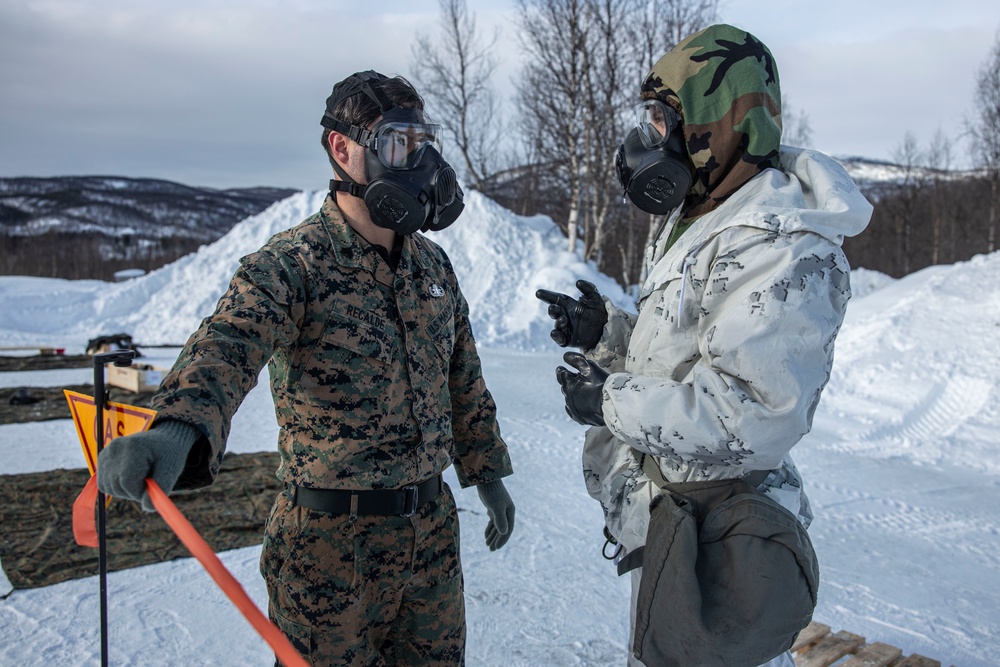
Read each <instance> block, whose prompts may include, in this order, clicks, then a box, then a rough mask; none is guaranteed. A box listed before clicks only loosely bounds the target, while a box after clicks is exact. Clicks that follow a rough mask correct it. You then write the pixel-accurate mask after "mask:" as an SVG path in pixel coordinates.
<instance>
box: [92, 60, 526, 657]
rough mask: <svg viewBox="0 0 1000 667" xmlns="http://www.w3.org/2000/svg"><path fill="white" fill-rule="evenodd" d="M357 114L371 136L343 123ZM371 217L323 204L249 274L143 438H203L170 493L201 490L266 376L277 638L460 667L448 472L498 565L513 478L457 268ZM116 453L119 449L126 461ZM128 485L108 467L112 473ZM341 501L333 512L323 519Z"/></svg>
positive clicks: (187, 361)
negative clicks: (272, 429)
mask: <svg viewBox="0 0 1000 667" xmlns="http://www.w3.org/2000/svg"><path fill="white" fill-rule="evenodd" d="M371 74H374V73H371ZM378 77H379V78H377V79H375V81H376V85H378V86H379V90H380V91H381V92H386V91H387V90H388V91H390V92H389V93H388V94H390V95H391V94H392V92H391V91H392V90H393V88H392V86H393V85H395V87H396V88H397V89H398V88H399V87H400V85H402V84H405V85H404V86H403V88H402V89H401V90H402V91H403V92H402V93H399V92H398V91H397V93H396V94H397V95H403V97H402V99H403V100H404V101H406V100H409V101H410V102H409V103H410V104H411V105H414V106H417V107H418V108H422V101H420V100H419V97H418V96H416V93H415V91H412V89H409V84H407V83H406V82H405V81H403V82H402V84H400V83H399V82H400V81H402V80H400V79H395V80H392V81H389V82H388V83H386V80H385V78H384V77H381V75H378ZM347 81H352V82H353V83H352V84H351V85H353V86H354V87H353V88H352V87H351V86H348V90H347V94H345V93H344V83H345V82H347ZM345 82H342V83H341V84H338V87H335V89H334V95H331V101H330V102H329V103H328V112H329V113H330V114H331V115H336V116H338V117H340V118H341V120H343V121H345V122H348V123H362V124H367V125H369V126H370V125H371V124H372V123H373V122H374V121H375V120H377V117H378V116H379V107H375V108H374V110H372V108H371V103H370V102H369V101H368V100H367V98H364V97H362V98H361V101H360V103H359V102H358V99H357V98H356V97H355V96H356V95H362V96H364V95H365V94H366V93H364V92H363V91H362V90H361V88H363V86H362V87H361V88H359V87H358V86H357V85H354V84H356V83H357V81H355V80H354V79H351V78H350V77H349V79H348V80H345ZM383 86H385V87H384V88H383ZM355 88H358V90H357V92H354V93H353V94H352V93H351V91H353V90H354V89H355ZM408 89H409V90H408ZM338 90H339V91H340V92H339V93H338ZM411 92H412V95H411V94H410V93H411ZM368 94H370V93H368ZM352 97H354V99H353V101H352V100H350V99H349V98H352ZM373 99H374V98H373ZM345 100H347V102H346V103H345ZM352 103H353V104H354V107H357V108H360V109H361V111H357V112H356V113H362V114H367V116H366V117H365V120H364V121H359V120H358V119H357V118H355V119H353V120H352V119H350V118H344V116H345V115H348V116H349V115H350V113H351V112H350V111H345V109H350V108H351V106H350V105H351V104H352ZM359 104H360V106H359ZM365 104H367V108H366V107H365ZM365 109H367V110H365ZM338 127H339V126H338ZM324 142H325V143H327V142H329V143H328V145H329V148H328V154H329V156H330V159H331V162H333V161H334V160H335V159H337V160H338V161H339V162H337V163H336V165H335V169H336V168H337V167H338V166H339V167H340V168H341V169H344V170H345V171H346V172H347V173H348V174H350V176H349V177H350V178H354V179H356V180H363V177H362V176H361V173H359V172H361V170H360V169H359V168H358V167H359V165H360V164H361V160H363V159H364V157H363V156H364V151H365V150H367V149H365V148H364V147H363V146H359V145H358V144H357V143H353V144H352V143H351V142H350V141H349V139H348V138H347V137H346V136H343V135H342V134H341V133H338V132H332V131H324ZM352 171H353V172H354V173H351V172H352ZM364 171H365V172H367V168H365V170H364ZM339 173H341V172H339V171H338V174H339ZM338 202H339V205H338ZM347 211H350V213H348V212H347ZM366 214H367V207H366V205H365V204H364V202H363V201H361V200H360V199H359V198H358V197H355V196H353V195H350V194H348V193H345V192H331V195H330V196H329V197H328V198H327V199H326V201H325V202H324V204H323V207H322V210H320V211H319V212H318V213H316V214H315V215H313V216H311V217H310V218H308V219H307V220H305V221H304V222H302V223H301V224H299V225H298V226H296V227H294V228H292V229H289V230H287V231H285V232H281V233H279V234H277V235H275V236H274V237H273V238H271V240H270V241H268V243H267V244H266V245H265V246H264V247H263V248H261V249H260V250H259V251H257V252H255V253H253V254H251V255H248V256H246V257H244V258H242V259H241V261H240V267H239V269H238V270H237V272H236V275H235V276H234V277H233V279H232V281H231V283H230V285H229V289H228V290H227V291H226V293H225V294H224V295H223V296H222V298H221V299H220V300H219V303H218V305H217V307H216V310H215V312H214V313H213V314H212V315H211V316H209V317H208V318H206V319H205V320H204V321H203V322H202V324H201V327H200V328H199V329H198V331H196V332H195V333H194V334H193V335H192V336H191V338H190V340H189V341H188V342H187V344H186V345H185V347H184V349H183V351H182V352H181V354H180V356H179V358H178V359H177V361H176V363H175V365H174V367H173V368H172V370H171V371H170V372H169V374H168V375H167V376H166V377H165V378H164V380H163V383H162V384H161V387H160V389H159V391H158V393H157V394H156V396H155V398H154V400H153V403H152V407H153V408H154V409H156V410H157V411H158V414H157V418H156V424H154V426H153V428H152V429H151V430H150V433H156V432H157V431H161V430H162V429H160V426H161V425H171V426H173V425H177V424H181V425H186V426H188V427H194V432H195V437H196V439H197V441H196V442H195V443H194V445H193V446H191V448H190V450H189V451H188V452H187V453H186V456H185V457H184V464H183V470H182V471H181V472H180V475H179V478H178V479H177V481H176V484H174V485H173V489H175V490H177V489H192V488H198V487H201V486H204V485H207V484H210V483H211V482H212V481H213V479H214V477H215V475H216V474H217V473H218V471H219V466H220V463H221V460H222V456H223V454H224V452H225V449H226V440H227V438H228V435H229V428H230V423H231V420H232V417H233V415H234V413H235V412H236V410H237V409H238V408H239V405H240V403H241V401H242V400H243V398H244V397H245V396H246V394H247V393H248V392H249V391H250V390H251V389H252V388H253V387H254V385H255V383H256V381H257V376H258V373H259V371H260V370H261V369H262V368H263V366H264V365H265V364H267V365H268V370H269V374H270V381H271V392H272V395H273V398H274V406H275V414H276V416H277V421H278V425H279V427H280V433H279V441H278V448H279V450H280V454H281V464H280V466H279V468H278V471H277V475H278V477H279V478H280V479H281V480H282V481H284V482H285V483H286V489H285V491H284V492H282V493H281V494H279V496H278V498H277V499H276V501H275V504H274V507H273V508H272V510H271V513H270V516H269V518H268V520H267V524H266V527H265V539H264V546H263V551H262V554H261V560H260V570H261V574H262V575H263V577H264V579H265V582H266V584H267V589H268V596H269V604H268V612H269V616H270V618H271V620H272V621H273V622H274V623H275V624H276V625H277V626H278V627H279V628H280V629H281V630H282V632H283V633H284V634H285V635H286V636H287V637H288V638H289V640H291V642H292V643H293V645H294V646H295V647H296V649H298V651H299V652H300V653H301V654H302V655H303V656H304V657H306V658H307V659H308V660H309V661H310V662H311V664H313V665H359V666H360V665H365V666H368V665H440V666H444V665H461V664H464V648H465V612H464V601H463V586H462V569H461V564H460V561H459V524H458V516H457V510H456V507H455V501H454V498H453V496H452V494H451V491H450V490H449V489H448V486H447V484H445V483H444V482H443V481H442V480H441V473H442V472H443V471H444V470H445V469H446V468H448V467H449V466H450V465H452V464H454V465H455V468H456V472H457V475H458V479H459V482H460V483H461V484H462V486H463V487H465V486H472V485H476V486H478V487H479V491H480V497H481V498H482V499H483V502H484V503H485V504H486V506H487V509H488V510H489V515H490V522H489V526H488V527H487V542H488V543H489V545H490V547H491V549H494V548H498V547H500V546H502V545H503V544H504V543H505V542H506V540H507V538H508V537H509V535H510V531H511V530H512V529H513V520H514V507H513V503H512V502H511V501H510V498H509V495H507V492H506V490H505V489H504V487H503V483H502V482H501V481H500V480H501V478H502V477H504V476H507V475H510V474H511V472H512V469H511V463H510V459H509V456H508V453H507V448H506V445H505V444H504V442H503V440H502V438H501V436H500V432H499V428H498V426H497V420H496V407H495V405H494V402H493V399H492V397H491V396H490V393H489V391H488V390H487V388H486V386H485V383H484V381H483V377H482V373H481V366H480V360H479V356H478V354H477V351H476V345H475V341H474V339H473V334H472V328H471V325H470V322H469V308H468V304H467V303H466V301H465V298H464V297H463V295H462V292H461V290H460V288H459V285H458V281H457V279H456V276H455V272H454V270H453V268H452V266H451V263H450V261H449V260H448V257H447V256H446V255H445V253H444V251H443V250H442V249H441V248H440V247H439V246H437V245H436V244H434V243H432V242H431V241H430V240H428V239H427V238H426V237H425V236H423V235H422V234H419V233H414V234H409V235H401V234H395V233H393V232H392V230H388V229H383V228H379V229H374V225H373V224H372V222H371V220H370V219H366ZM359 218H360V219H361V222H360V223H359V221H358V219H359ZM366 223H367V224H366ZM387 232H388V233H387ZM366 237H368V238H367V240H366ZM371 239H377V240H381V241H382V243H379V242H377V241H373V242H370V240H371ZM133 437H134V436H133ZM125 440H126V439H125V438H121V439H119V440H117V441H113V443H114V442H118V443H121V442H122V441H125ZM109 449H110V446H109ZM129 449H134V446H133V447H132V448H129ZM105 451H108V450H105ZM127 451H128V450H127V449H126V448H124V447H122V446H121V445H120V444H119V445H118V456H119V458H121V457H123V456H124V453H125V452H127ZM116 465H117V468H116ZM100 467H101V465H100V463H99V469H100ZM122 467H123V466H122V465H121V464H118V463H116V460H115V459H109V461H108V466H107V468H108V470H112V471H114V470H117V469H118V468H122ZM153 468H154V472H155V465H154V466H153ZM126 469H127V468H126ZM141 473H142V475H143V476H145V475H147V474H149V470H147V469H142V470H141ZM108 474H109V475H110V474H111V473H108ZM99 483H101V480H100V479H99ZM113 484H114V482H113V481H107V482H106V485H108V486H111V485H113ZM119 493H121V491H120V490H119ZM307 494H312V495H307ZM137 495H141V494H137ZM126 497H127V496H126ZM310 498H313V500H310ZM316 499H318V502H319V503H320V505H321V506H322V507H323V508H324V509H317V508H316V507H315V503H316V502H317V500H316ZM331 499H333V500H331ZM373 499H374V500H373ZM334 500H335V501H337V502H338V503H340V504H339V505H338V508H337V509H330V508H328V507H327V506H326V505H325V504H324V503H327V502H333V501H334ZM372 502H376V503H378V508H377V509H376V511H374V512H370V511H368V510H366V507H373V506H374V505H371V503H372ZM386 503H388V505H386Z"/></svg>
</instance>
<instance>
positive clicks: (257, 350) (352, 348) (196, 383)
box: [152, 197, 512, 490]
mask: <svg viewBox="0 0 1000 667" xmlns="http://www.w3.org/2000/svg"><path fill="white" fill-rule="evenodd" d="M265 363H267V364H268V370H269V373H270V377H271V392H272V395H273V398H274V406H275V413H276V415H277V420H278V425H279V427H280V434H279V440H278V448H279V450H280V452H281V465H280V467H279V468H278V477H279V478H280V479H282V480H283V481H285V482H290V483H292V484H296V485H300V486H308V487H314V488H326V489H352V490H354V489H386V488H388V489H391V488H399V487H401V486H405V485H408V484H413V483H416V482H420V481H423V480H425V479H427V478H429V477H431V476H433V475H436V474H438V473H440V472H442V471H443V470H444V469H446V468H447V467H448V466H449V465H450V464H451V463H453V462H454V463H455V467H456V470H457V473H458V478H459V482H460V483H461V484H462V486H470V485H475V484H481V483H483V482H489V481H493V480H496V479H499V478H501V477H504V476H506V475H509V474H511V472H512V469H511V464H510V459H509V457H508V454H507V447H506V445H505V444H504V442H503V440H502V439H501V437H500V431H499V427H498V426H497V420H496V406H495V404H494V402H493V398H492V397H491V396H490V393H489V391H488V390H487V389H486V385H485V383H484V381H483V377H482V373H481V366H480V361H479V355H478V353H477V351H476V345H475V341H474V339H473V336H472V329H471V326H470V323H469V308H468V304H467V303H466V301H465V297H463V296H462V292H461V291H460V289H459V286H458V281H457V279H456V277H455V272H454V270H453V268H452V266H451V263H450V261H449V260H448V257H447V256H446V255H445V253H444V251H443V250H441V248H440V247H438V246H437V245H436V244H434V243H432V242H430V241H428V240H427V239H426V238H425V237H424V236H422V235H420V234H414V235H412V236H410V237H406V238H405V239H404V241H403V248H402V255H401V257H400V259H399V264H398V267H397V270H396V271H395V273H393V272H392V270H391V269H390V267H389V266H388V264H387V263H386V262H385V260H383V259H382V258H381V257H380V256H379V255H378V253H377V252H376V250H375V248H374V247H373V246H371V245H369V244H368V243H367V242H365V241H364V240H363V239H362V238H361V237H360V236H358V235H357V234H356V233H355V232H354V231H353V230H352V229H351V228H350V227H349V226H348V225H347V223H346V222H345V220H344V218H343V216H342V215H341V213H340V210H339V209H338V208H337V205H336V203H335V202H334V201H333V200H332V199H331V198H329V197H328V198H327V200H326V202H325V203H324V205H323V208H322V210H321V211H320V212H319V213H317V214H315V215H313V216H311V217H309V218H308V219H306V220H305V221H304V222H302V223H301V224H300V225H298V226H297V227H294V228H292V229H289V230H287V231H284V232H281V233H279V234H276V235H275V236H274V237H272V238H271V240H270V241H268V243H267V244H266V245H265V246H264V247H263V248H261V249H260V250H259V251H257V252H256V253H253V254H251V255H248V256H246V257H244V258H242V259H241V260H240V268H239V269H238V270H237V272H236V275H235V276H234V277H233V279H232V282H231V283H230V285H229V289H228V290H227V292H226V293H225V294H224V295H223V296H222V298H221V299H220V300H219V303H218V306H217V307H216V310H215V313H214V314H212V315H211V316H210V317H208V318H206V319H205V320H204V321H203V322H202V324H201V327H200V328H199V329H198V331H196V332H195V333H194V334H193V335H192V336H191V338H190V340H189V341H188V342H187V344H186V345H185V347H184V349H183V351H182V352H181V354H180V357H179V358H178V360H177V362H176V363H175V364H174V367H173V368H172V369H171V371H170V373H169V374H168V375H167V376H166V377H165V378H164V380H163V383H162V384H161V386H160V390H159V391H158V392H157V395H156V396H155V397H154V400H153V403H152V407H153V408H154V409H156V410H158V415H157V420H162V419H177V420H180V421H183V422H186V423H188V424H191V425H193V426H195V427H196V428H198V429H199V430H200V431H201V432H202V434H203V435H204V439H203V440H202V441H201V445H202V446H197V445H196V446H195V448H194V449H193V450H192V455H191V456H190V457H189V459H188V462H187V466H186V468H185V471H184V473H183V474H182V475H181V479H179V480H178V483H177V485H176V486H175V488H176V489H185V488H189V489H190V488H198V487H201V486H205V485H207V484H210V483H211V482H212V481H213V480H214V478H215V475H216V474H217V473H218V470H219V464H220V463H221V461H222V455H223V453H224V451H225V447H226V439H227V437H228V434H229V428H230V422H231V419H232V416H233V414H234V413H235V412H236V409H237V408H238V407H239V405H240V403H241V402H242V400H243V398H244V397H245V396H246V394H247V393H248V392H249V391H250V390H251V389H252V388H253V387H254V385H255V384H256V382H257V376H258V373H259V372H260V369H261V368H262V367H263V366H264V364H265ZM206 441H207V443H206Z"/></svg>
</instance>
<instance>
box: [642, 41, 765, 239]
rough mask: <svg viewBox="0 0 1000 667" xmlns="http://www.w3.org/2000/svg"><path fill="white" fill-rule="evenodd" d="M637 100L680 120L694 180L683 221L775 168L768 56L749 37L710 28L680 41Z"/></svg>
mask: <svg viewBox="0 0 1000 667" xmlns="http://www.w3.org/2000/svg"><path fill="white" fill-rule="evenodd" d="M641 94H642V97H643V98H655V99H659V100H661V101H663V102H664V103H666V104H669V105H671V106H672V107H674V109H676V110H677V111H678V112H679V113H680V114H681V118H683V122H684V139H685V143H686V146H687V151H688V154H689V156H690V158H691V162H692V164H693V166H694V181H693V184H692V186H691V190H690V191H689V193H688V196H687V198H686V199H685V202H684V213H683V217H684V218H685V219H688V220H690V219H692V218H696V217H698V216H701V215H703V214H705V213H708V212H709V211H711V210H713V209H715V208H716V207H717V206H718V205H719V204H720V203H721V202H723V201H724V200H725V199H726V198H727V197H728V196H729V195H731V194H732V193H733V192H735V191H736V190H738V189H739V188H740V187H741V186H742V185H743V184H744V183H746V182H747V181H749V180H750V179H751V178H753V177H754V176H756V175H757V174H758V173H760V172H761V171H763V170H764V169H767V168H768V167H777V166H778V144H779V142H780V140H781V91H780V88H779V84H778V70H777V66H776V65H775V62H774V58H773V57H772V55H771V52H770V51H769V50H768V48H767V47H766V46H764V44H763V43H761V42H760V41H759V40H758V39H757V38H756V37H754V36H753V35H751V34H750V33H748V32H745V31H743V30H740V29H739V28H734V27H733V26H730V25H724V24H720V25H714V26H711V27H709V28H705V29H704V30H702V31H700V32H697V33H695V34H693V35H691V36H690V37H688V38H686V39H685V40H683V41H682V42H681V43H679V44H678V45H677V46H676V47H674V48H673V49H672V50H671V51H669V52H668V53H667V54H666V55H664V56H663V57H662V58H660V60H659V61H658V62H657V63H656V65H654V66H653V69H652V70H650V72H649V74H647V75H646V78H645V80H644V81H643V82H642V87H641Z"/></svg>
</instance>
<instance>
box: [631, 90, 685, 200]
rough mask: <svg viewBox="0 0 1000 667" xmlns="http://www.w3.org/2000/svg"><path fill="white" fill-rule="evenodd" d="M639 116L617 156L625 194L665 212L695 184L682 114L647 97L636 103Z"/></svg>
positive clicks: (682, 198) (637, 115)
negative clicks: (685, 143)
mask: <svg viewBox="0 0 1000 667" xmlns="http://www.w3.org/2000/svg"><path fill="white" fill-rule="evenodd" d="M636 117H637V123H636V127H634V128H633V129H632V131H631V132H629V133H628V136H626V137H625V143H623V144H622V145H621V146H619V148H618V154H617V155H616V156H615V169H616V170H617V171H618V180H619V181H620V182H621V184H622V189H623V192H622V194H623V196H624V197H627V198H628V199H629V200H630V201H631V202H632V203H633V204H635V206H636V207H637V208H639V209H640V210H642V211H645V212H646V213H652V214H654V215H665V214H667V213H669V212H670V211H672V210H673V209H675V208H677V207H678V206H680V204H681V202H683V201H684V197H685V195H687V192H688V190H689V189H690V188H691V166H690V163H689V162H688V157H687V151H686V150H685V149H684V134H683V130H682V128H681V125H680V115H679V114H678V113H677V112H676V111H674V109H672V108H671V107H669V106H667V105H666V104H664V103H663V102H660V101H659V100H645V101H643V102H641V103H640V104H639V105H638V106H637V107H636Z"/></svg>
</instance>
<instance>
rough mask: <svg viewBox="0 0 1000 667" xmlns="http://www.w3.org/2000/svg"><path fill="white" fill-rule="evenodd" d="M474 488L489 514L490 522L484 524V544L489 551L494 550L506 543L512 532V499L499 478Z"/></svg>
mask: <svg viewBox="0 0 1000 667" xmlns="http://www.w3.org/2000/svg"><path fill="white" fill-rule="evenodd" d="M476 489H477V490H478V491H479V499H480V500H481V501H483V505H485V506H486V512H487V513H488V514H489V515H490V522H489V523H488V524H486V544H487V546H489V548H490V551H496V550H497V549H499V548H500V547H502V546H503V545H505V544H507V540H509V539H510V534H511V533H512V532H514V501H512V500H511V499H510V494H508V493H507V489H506V488H504V485H503V481H501V480H499V479H498V480H495V481H492V482H485V483H483V484H479V485H478V486H476Z"/></svg>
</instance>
